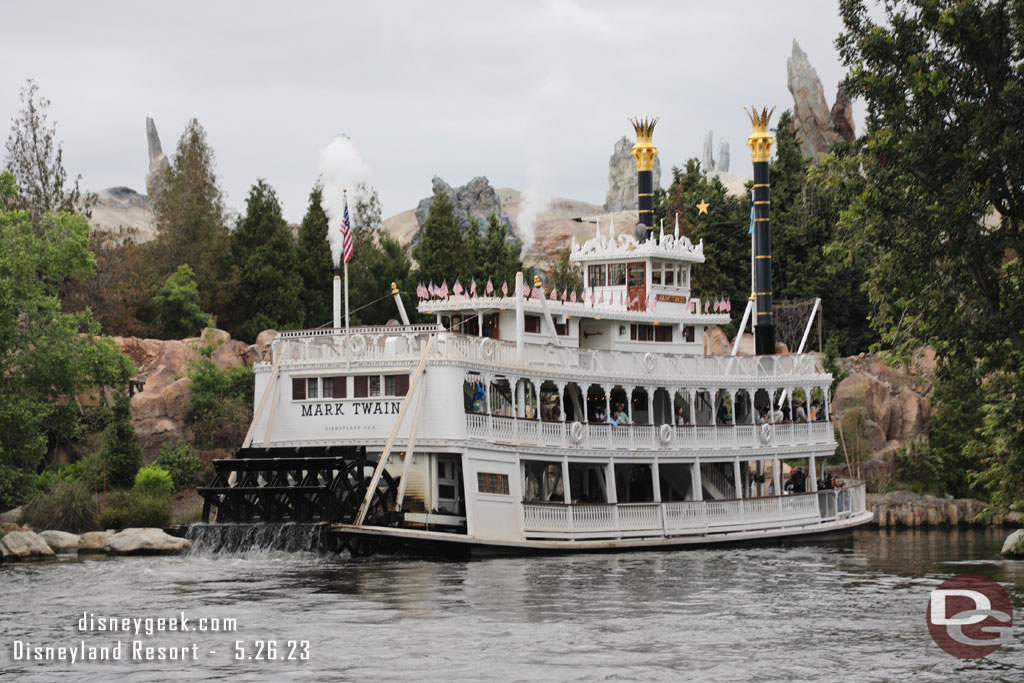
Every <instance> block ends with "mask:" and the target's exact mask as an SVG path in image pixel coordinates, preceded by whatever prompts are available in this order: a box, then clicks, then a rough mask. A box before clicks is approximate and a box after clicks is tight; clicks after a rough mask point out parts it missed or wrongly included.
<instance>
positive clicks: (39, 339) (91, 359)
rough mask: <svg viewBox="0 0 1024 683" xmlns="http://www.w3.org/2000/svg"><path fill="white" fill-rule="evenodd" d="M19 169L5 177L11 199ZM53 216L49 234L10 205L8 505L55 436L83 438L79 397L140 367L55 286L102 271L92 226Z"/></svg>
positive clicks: (1, 349)
mask: <svg viewBox="0 0 1024 683" xmlns="http://www.w3.org/2000/svg"><path fill="white" fill-rule="evenodd" d="M9 176H10V174H0V187H2V188H5V190H4V191H5V192H7V193H8V195H7V199H10V192H11V188H12V187H14V183H13V180H12V179H11V178H10V177H9ZM0 203H2V202H0ZM43 218H44V220H45V221H46V223H47V225H48V227H47V229H46V230H44V231H42V232H39V231H37V229H36V227H35V224H34V223H33V220H32V217H31V215H30V214H29V212H28V211H5V210H4V211H0V244H3V245H4V248H3V250H0V377H2V378H3V381H2V382H0V507H3V506H13V505H16V504H18V503H19V502H22V501H23V500H24V498H25V496H26V495H27V494H28V493H29V491H30V490H31V488H32V482H33V481H34V480H35V471H36V469H37V468H38V467H39V466H40V464H41V463H42V459H43V456H44V455H45V454H46V451H47V444H48V442H49V441H55V442H58V441H65V442H66V441H68V440H70V439H73V438H74V437H75V436H77V434H78V432H79V428H80V426H79V419H80V417H79V409H78V404H77V402H76V400H75V397H76V396H77V395H78V394H79V393H80V392H81V391H83V390H84V389H87V388H89V387H94V386H96V385H100V384H106V385H114V386H118V385H124V384H126V383H127V381H128V378H129V377H131V376H132V375H133V374H134V372H135V368H134V366H133V365H132V363H131V361H130V360H128V358H127V357H125V356H124V354H122V353H121V352H120V351H119V350H118V349H117V348H116V347H115V346H114V344H113V342H112V341H111V340H110V339H108V338H104V339H98V340H92V339H90V335H97V334H98V333H99V329H98V325H97V324H96V322H95V321H94V320H93V319H92V316H91V314H90V313H89V312H88V311H84V312H81V313H62V312H61V310H60V300H59V299H58V297H57V287H56V284H55V283H58V282H61V281H63V280H64V279H65V278H67V277H69V276H74V277H79V278H85V277H86V276H87V275H88V273H89V272H90V271H91V269H92V268H93V259H92V256H91V254H90V253H89V249H88V238H89V237H88V236H89V225H88V223H86V221H85V219H84V218H83V217H81V216H72V215H69V214H65V213H56V214H46V215H45V216H44V217H43ZM81 332H85V333H86V334H84V335H83V334H80V333H81Z"/></svg>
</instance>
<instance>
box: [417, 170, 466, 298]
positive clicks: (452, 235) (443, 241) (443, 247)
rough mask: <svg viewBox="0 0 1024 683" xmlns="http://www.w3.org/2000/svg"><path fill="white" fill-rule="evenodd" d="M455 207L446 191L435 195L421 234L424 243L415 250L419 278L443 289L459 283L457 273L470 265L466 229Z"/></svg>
mask: <svg viewBox="0 0 1024 683" xmlns="http://www.w3.org/2000/svg"><path fill="white" fill-rule="evenodd" d="M454 209H455V207H454V205H453V204H452V202H451V199H450V198H449V197H448V193H447V192H445V191H444V190H438V191H437V192H435V193H434V201H433V203H432V204H431V205H430V213H428V214H427V220H426V222H425V223H424V224H423V229H422V230H421V231H420V243H419V244H417V245H416V248H415V249H413V252H412V257H413V258H414V259H415V260H416V265H417V271H416V278H417V279H418V280H421V281H423V282H433V283H434V284H436V285H437V286H439V287H440V286H441V284H442V283H443V282H448V287H449V288H450V287H451V286H452V285H454V284H455V278H456V276H457V273H456V270H457V269H458V268H459V267H460V265H461V264H464V263H465V262H466V260H465V258H464V256H465V245H464V243H463V240H462V230H461V228H460V227H459V224H458V223H457V222H456V220H455V211H454Z"/></svg>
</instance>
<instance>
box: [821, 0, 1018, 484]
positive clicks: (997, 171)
mask: <svg viewBox="0 0 1024 683" xmlns="http://www.w3.org/2000/svg"><path fill="white" fill-rule="evenodd" d="M840 11H841V15H842V19H843V23H844V29H845V30H844V32H843V33H842V35H840V37H839V39H838V41H837V45H838V46H839V49H840V54H841V55H842V59H843V62H844V63H845V65H846V66H847V67H849V69H850V73H849V76H848V77H847V79H846V81H845V82H844V86H843V87H844V88H845V89H846V90H847V92H848V93H850V94H851V95H852V96H860V97H863V98H864V100H865V101H866V103H867V128H866V131H865V134H864V136H863V137H862V138H861V139H860V140H859V141H858V149H857V151H858V152H859V158H858V162H859V164H860V168H861V170H862V173H863V176H864V179H865V183H864V189H863V191H862V192H861V193H860V194H859V195H858V196H857V197H856V198H855V200H854V202H853V204H852V205H851V206H850V208H849V210H848V211H846V212H845V213H844V214H843V218H842V220H841V222H840V232H841V237H842V239H843V243H844V244H845V246H846V249H847V252H848V253H854V252H856V253H857V258H860V259H862V260H863V261H864V262H866V263H867V264H868V265H867V290H868V295H869V298H870V300H871V303H872V306H873V313H872V324H873V325H874V326H875V329H876V330H877V331H878V332H879V333H880V335H881V337H882V343H883V346H884V348H885V349H887V350H888V351H889V352H890V355H891V356H892V357H893V358H895V359H897V360H904V361H905V360H907V359H909V358H910V357H911V354H912V353H913V352H914V350H915V349H916V348H917V347H919V346H920V345H922V344H931V345H932V346H934V347H935V349H936V353H937V358H938V363H939V367H940V371H941V370H942V369H943V368H945V367H951V368H957V369H963V368H971V371H970V374H971V375H972V376H977V375H975V373H978V374H980V376H984V377H989V378H990V379H989V380H988V381H986V382H983V383H982V384H981V385H980V388H979V391H982V394H981V401H982V413H983V416H984V417H983V419H984V423H983V426H982V428H981V433H980V436H981V438H982V439H984V440H985V441H986V442H987V443H988V444H989V445H993V446H994V447H992V448H990V449H989V450H990V453H989V454H988V455H987V457H986V462H985V463H984V466H985V468H986V470H985V472H987V473H989V474H995V475H997V476H989V477H986V476H981V477H980V478H979V481H982V482H984V483H986V484H988V485H989V486H990V487H991V489H992V491H993V493H994V494H995V495H996V498H997V500H1000V501H1003V502H1007V501H1011V500H1021V499H1024V444H1022V443H1021V441H1020V434H1019V431H1020V421H1019V415H1017V410H1018V406H1017V405H1015V404H1017V403H1019V391H1020V389H1021V387H1020V385H1021V383H1022V382H1021V377H1020V374H1019V373H1020V370H1021V369H1022V367H1024V362H1022V360H1024V262H1022V260H1021V258H1022V246H1021V245H1022V241H1024V234H1022V230H1024V223H1022V219H1024V192H1022V191H1021V187H1022V186H1024V136H1022V135H1021V134H1020V131H1021V130H1022V129H1024V63H1022V59H1021V56H1022V54H1024V5H1022V4H1021V3H1020V2H1008V1H1004V2H983V1H981V0H973V1H972V0H964V1H960V2H954V1H953V0H927V1H926V0H913V1H911V0H894V1H892V2H888V3H886V5H885V7H884V21H882V22H881V23H878V24H876V23H875V21H874V20H873V19H872V15H871V14H869V12H868V8H867V6H866V4H865V2H863V0H843V1H842V2H841V4H840ZM974 368H976V369H974ZM967 438H968V439H970V443H969V444H968V446H972V445H973V446H974V447H975V448H976V449H980V450H984V449H986V447H987V446H986V444H985V443H982V442H980V440H975V439H974V437H973V436H970V435H968V436H967ZM985 472H983V473H981V474H982V475H984V474H985Z"/></svg>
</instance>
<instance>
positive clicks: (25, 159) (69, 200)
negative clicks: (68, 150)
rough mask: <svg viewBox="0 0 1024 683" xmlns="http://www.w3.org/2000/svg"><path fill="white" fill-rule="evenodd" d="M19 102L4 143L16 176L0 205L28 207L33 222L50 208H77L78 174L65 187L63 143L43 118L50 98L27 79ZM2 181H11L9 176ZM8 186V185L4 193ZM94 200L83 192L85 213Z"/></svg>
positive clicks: (10, 166)
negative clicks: (10, 190)
mask: <svg viewBox="0 0 1024 683" xmlns="http://www.w3.org/2000/svg"><path fill="white" fill-rule="evenodd" d="M21 104H22V105H23V106H24V109H22V110H21V112H20V113H19V114H18V117H17V118H15V119H12V121H11V134H10V137H8V138H7V145H6V147H7V161H6V163H5V165H6V167H7V168H8V169H10V171H11V172H12V173H13V174H14V177H15V178H16V180H15V181H14V185H13V188H14V189H15V190H16V193H15V194H14V195H13V196H11V195H7V196H8V199H7V200H6V201H3V202H0V206H7V207H9V208H18V209H23V210H25V211H28V212H29V214H30V215H31V216H32V220H33V221H34V222H38V221H40V220H41V219H42V217H43V216H44V215H45V214H46V213H48V212H51V211H64V212H67V213H75V212H77V211H78V203H79V200H80V199H82V196H81V192H80V191H79V189H78V183H79V182H80V181H81V180H82V176H78V177H77V178H75V184H74V186H73V187H68V185H67V183H68V177H67V172H66V171H65V170H64V163H63V159H64V149H63V145H62V144H61V143H59V142H56V129H55V127H54V126H51V125H49V123H48V122H47V112H48V110H49V108H50V101H49V100H48V99H46V98H45V97H42V96H41V95H40V94H39V85H38V84H36V82H35V81H33V80H31V79H29V80H28V81H26V82H25V87H24V88H22V90H21ZM5 183H6V184H9V183H11V178H8V180H7V181H5ZM9 189H10V187H9V186H8V190H6V191H5V194H6V193H7V192H9ZM94 200H95V197H94V196H93V195H89V194H87V195H86V197H85V211H86V215H89V214H88V211H89V205H90V204H91V203H92V202H93V201H94Z"/></svg>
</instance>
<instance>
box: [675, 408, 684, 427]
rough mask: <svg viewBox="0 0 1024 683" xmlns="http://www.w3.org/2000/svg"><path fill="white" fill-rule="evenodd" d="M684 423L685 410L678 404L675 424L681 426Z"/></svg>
mask: <svg viewBox="0 0 1024 683" xmlns="http://www.w3.org/2000/svg"><path fill="white" fill-rule="evenodd" d="M685 424H686V412H685V411H684V409H683V407H682V406H679V410H677V411H676V425H677V426H679V427H682V426H684V425H685Z"/></svg>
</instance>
